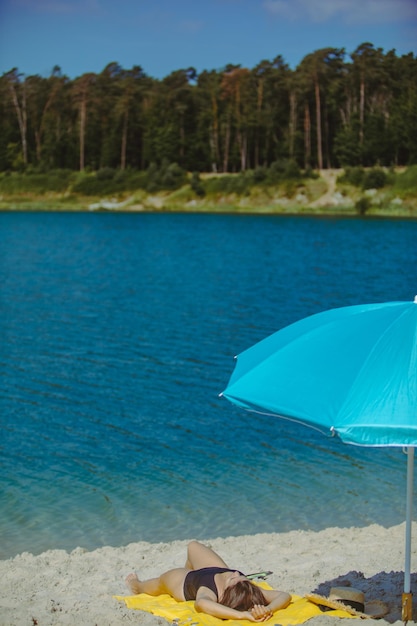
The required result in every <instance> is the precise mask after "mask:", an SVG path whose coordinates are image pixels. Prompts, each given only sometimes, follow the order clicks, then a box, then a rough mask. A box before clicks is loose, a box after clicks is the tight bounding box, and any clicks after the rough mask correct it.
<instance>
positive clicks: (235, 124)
mask: <svg viewBox="0 0 417 626" xmlns="http://www.w3.org/2000/svg"><path fill="white" fill-rule="evenodd" d="M284 160H287V161H291V162H294V163H295V164H296V165H297V166H298V167H300V168H303V169H305V170H309V169H312V168H313V169H316V168H319V169H322V168H334V167H347V166H363V167H371V166H375V165H381V166H392V165H410V164H413V163H417V58H416V57H415V56H414V55H413V53H409V54H407V55H404V56H401V57H399V56H397V55H396V53H395V50H392V51H389V52H387V53H384V51H383V50H382V49H378V48H375V47H374V46H373V44H371V43H363V44H361V45H360V46H358V47H357V49H356V50H355V51H354V52H352V53H351V54H350V55H347V54H346V52H345V50H343V49H337V48H324V49H321V50H317V51H315V52H312V53H311V54H308V55H307V56H306V57H305V58H304V59H303V60H302V61H301V63H300V64H299V66H298V67H297V68H296V69H295V70H292V69H290V68H289V67H288V65H287V64H286V63H285V61H284V59H283V58H282V57H281V56H277V57H276V58H275V59H274V60H273V61H261V62H260V63H259V64H258V65H257V66H256V67H254V68H253V69H246V68H243V67H241V66H239V65H228V66H226V67H225V68H223V69H221V70H218V71H215V70H212V71H203V72H201V73H200V74H197V72H196V71H195V70H194V69H193V68H192V67H190V68H188V69H183V70H177V71H174V72H172V73H171V74H169V75H168V76H166V77H165V78H163V79H162V80H156V79H154V78H151V77H149V76H147V75H146V73H145V72H144V71H143V70H142V68H141V67H139V66H135V67H133V68H132V69H130V70H125V69H123V68H122V67H120V65H118V64H117V63H110V64H109V65H107V67H106V68H104V70H103V71H102V72H101V73H100V74H94V73H86V74H83V75H82V76H80V77H78V78H75V79H73V80H71V79H69V78H68V77H66V76H65V75H64V74H63V73H62V72H61V69H60V68H59V67H55V68H54V69H53V71H52V73H51V75H50V76H49V77H47V78H44V77H41V76H38V75H35V76H22V75H21V74H20V73H19V71H18V69H12V70H11V71H9V72H7V73H5V74H3V76H1V77H0V171H3V172H6V171H31V170H32V171H33V170H36V171H48V170H52V169H69V170H84V169H86V170H92V171H98V170H102V169H104V168H115V169H120V170H125V169H134V170H146V169H148V168H149V167H152V166H154V167H155V166H159V165H160V164H161V163H163V162H165V163H176V164H178V165H179V166H180V167H181V168H182V169H184V170H186V171H193V172H219V173H220V172H242V171H245V170H247V169H256V168H258V167H270V166H271V164H273V163H275V162H280V161H284Z"/></svg>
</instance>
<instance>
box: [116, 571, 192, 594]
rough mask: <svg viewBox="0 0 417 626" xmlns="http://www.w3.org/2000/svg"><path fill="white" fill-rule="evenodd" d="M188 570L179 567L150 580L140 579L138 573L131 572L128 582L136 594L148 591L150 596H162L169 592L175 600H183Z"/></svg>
mask: <svg viewBox="0 0 417 626" xmlns="http://www.w3.org/2000/svg"><path fill="white" fill-rule="evenodd" d="M188 571H189V570H188V569H185V568H184V567H178V568H176V569H171V570H169V571H168V572H165V573H164V574H161V576H158V578H150V579H149V580H139V578H138V577H137V576H136V574H129V576H127V578H126V584H127V586H128V587H129V589H130V591H131V592H132V593H134V594H138V593H147V594H149V595H150V596H160V595H161V594H163V593H167V594H168V595H170V596H172V597H173V598H174V599H175V600H178V601H183V600H185V598H184V580H185V576H186V574H187V572H188Z"/></svg>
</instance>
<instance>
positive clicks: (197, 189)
mask: <svg viewBox="0 0 417 626" xmlns="http://www.w3.org/2000/svg"><path fill="white" fill-rule="evenodd" d="M190 186H191V189H192V190H193V191H194V193H195V194H196V195H197V196H199V197H200V198H202V197H203V196H205V195H206V192H205V190H204V187H203V185H202V183H201V179H200V174H199V173H198V172H193V173H192V176H191V181H190Z"/></svg>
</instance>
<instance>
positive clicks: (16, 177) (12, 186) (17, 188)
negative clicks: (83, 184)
mask: <svg viewBox="0 0 417 626" xmlns="http://www.w3.org/2000/svg"><path fill="white" fill-rule="evenodd" d="M75 177H76V174H75V173H74V172H72V171H71V170H51V171H49V172H28V173H26V174H23V173H17V172H13V173H10V172H9V173H5V174H2V175H0V191H1V192H3V193H8V194H13V193H25V192H27V193H39V194H43V193H46V192H48V191H54V192H57V193H59V192H62V193H63V192H65V191H67V190H68V189H69V187H70V186H71V183H72V181H73V180H74V179H75Z"/></svg>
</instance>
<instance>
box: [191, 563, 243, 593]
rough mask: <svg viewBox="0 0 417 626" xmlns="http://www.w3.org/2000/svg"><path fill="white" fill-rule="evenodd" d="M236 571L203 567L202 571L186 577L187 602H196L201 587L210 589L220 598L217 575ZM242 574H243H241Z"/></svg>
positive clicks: (192, 572)
mask: <svg viewBox="0 0 417 626" xmlns="http://www.w3.org/2000/svg"><path fill="white" fill-rule="evenodd" d="M236 571H237V570H235V569H228V568H227V567H203V568H202V569H194V570H191V572H188V574H187V575H186V577H185V580H184V596H185V599H186V600H195V599H196V596H197V591H198V590H199V589H200V587H208V589H211V591H213V593H215V594H216V596H217V598H218V597H219V592H218V590H217V587H216V583H215V582H214V577H215V575H216V574H222V573H223V572H236ZM239 574H241V575H242V576H243V574H242V572H239Z"/></svg>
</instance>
